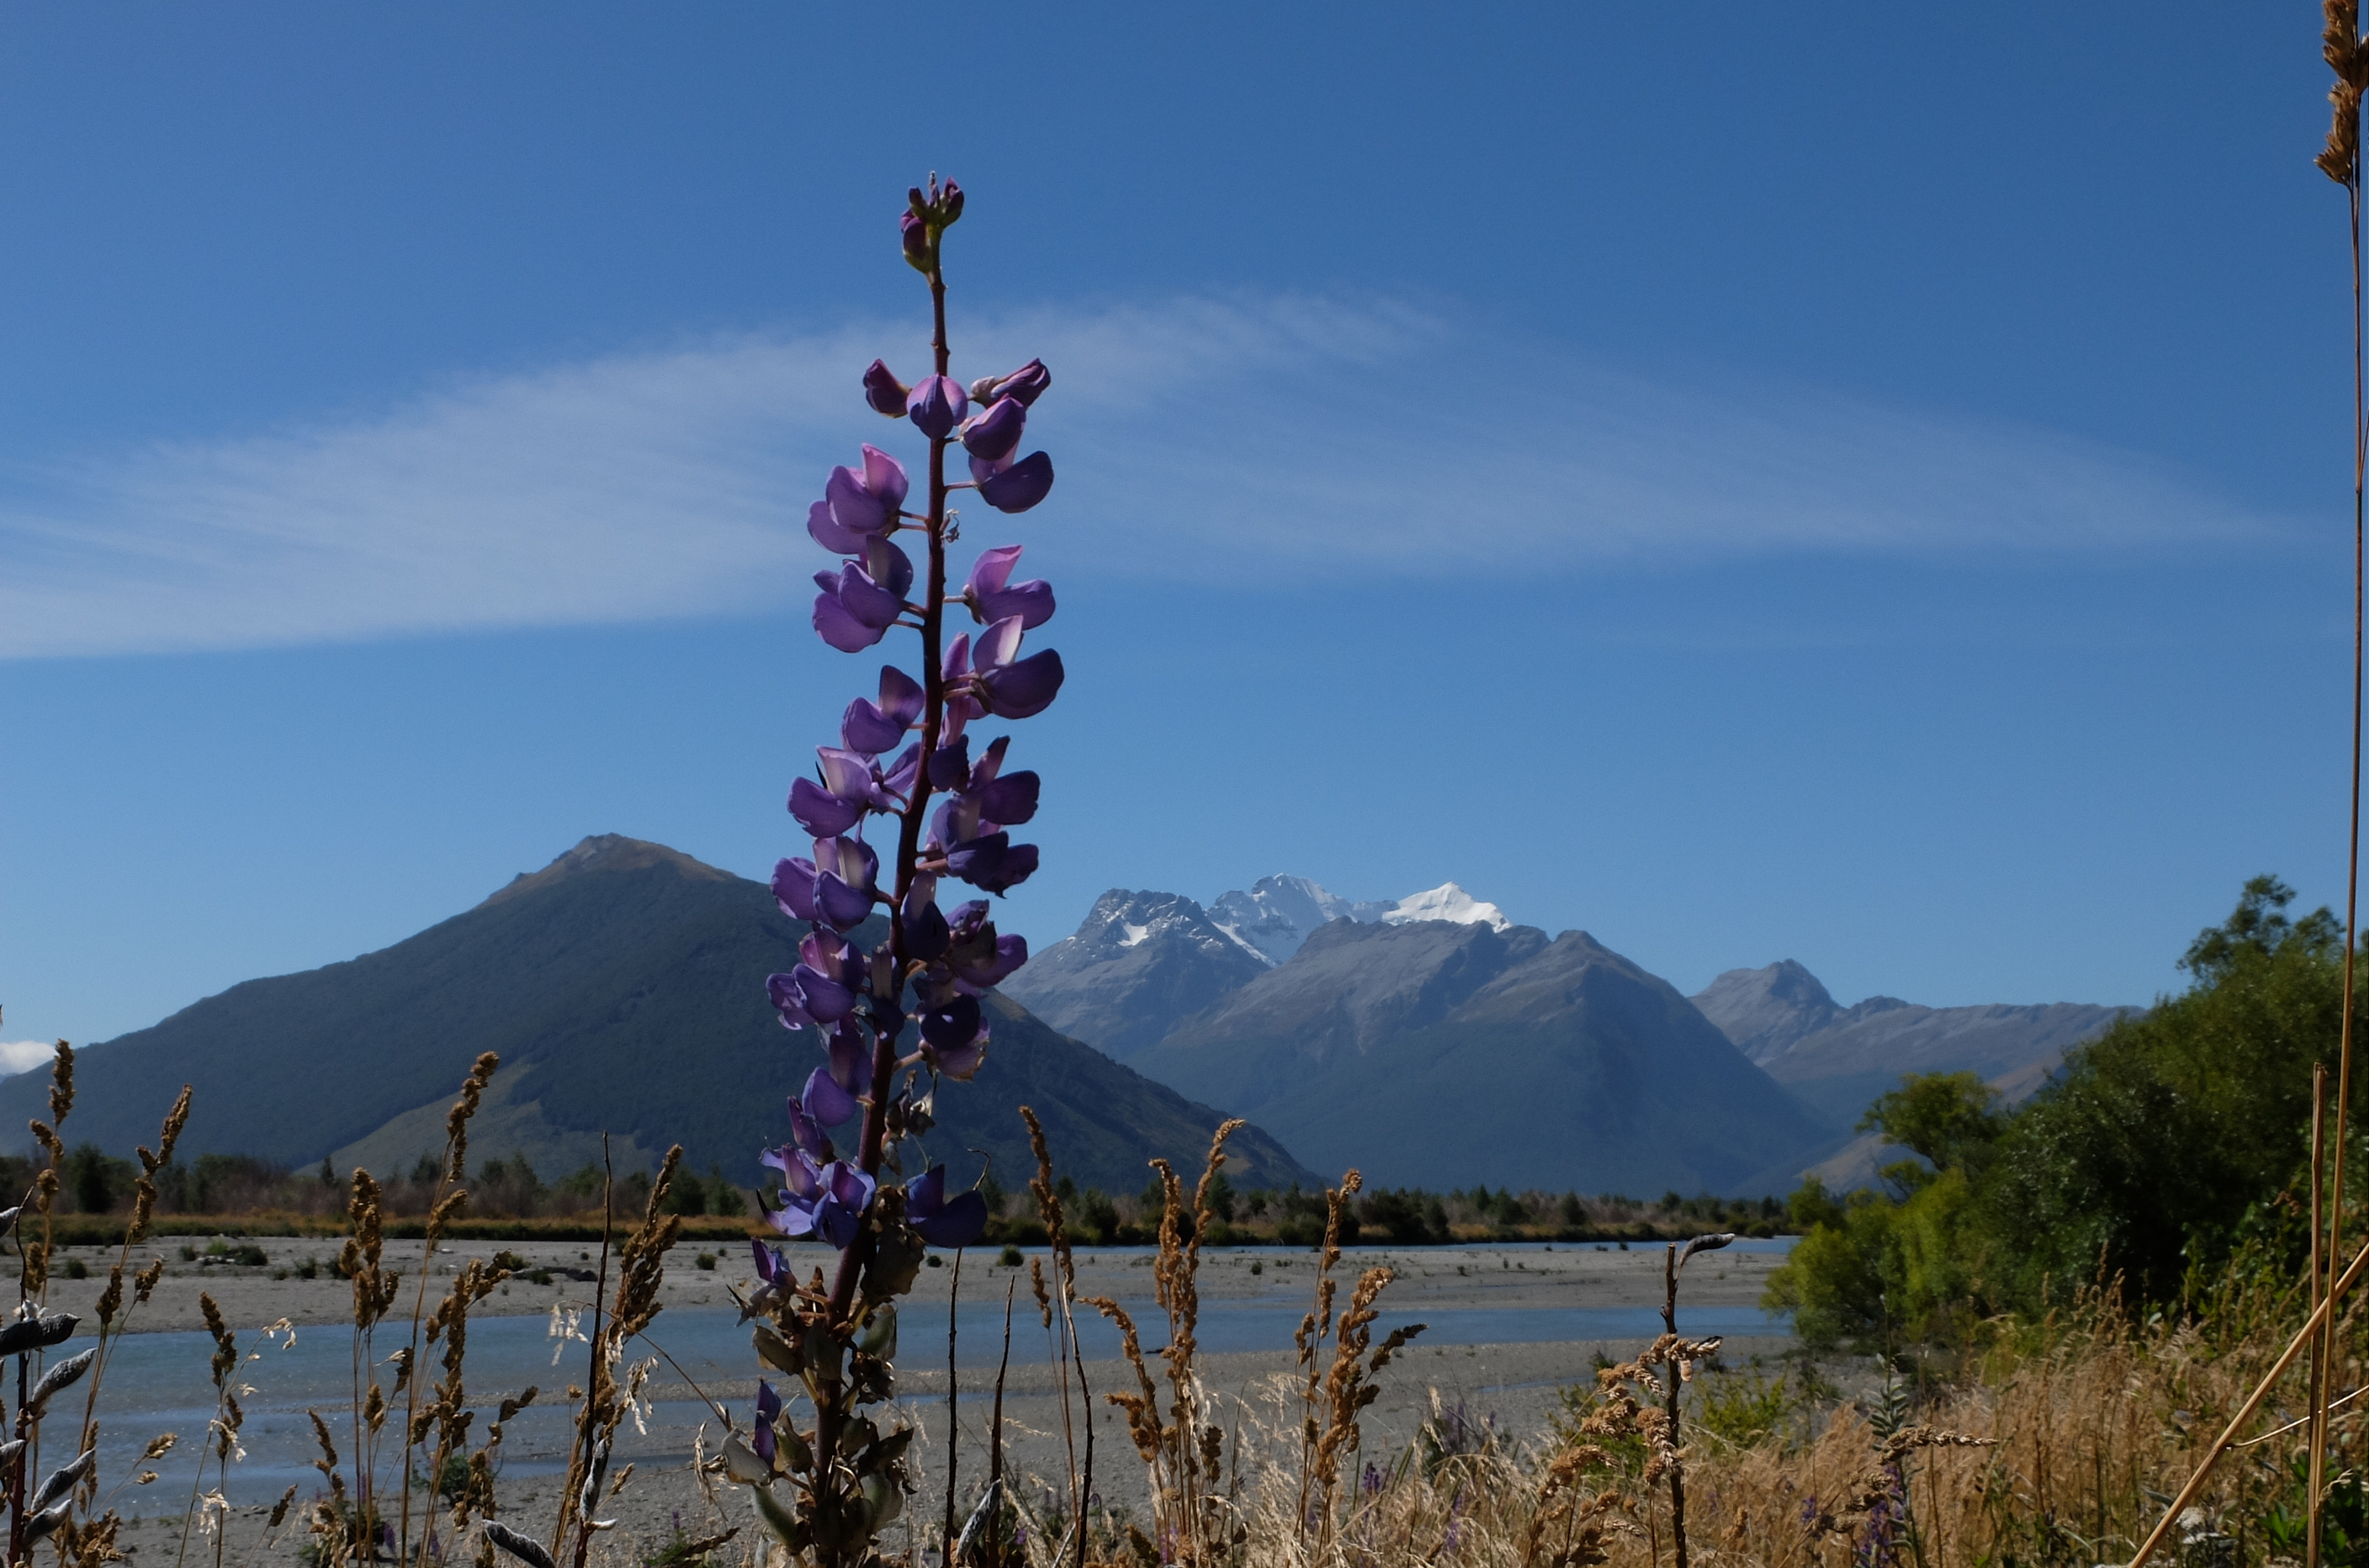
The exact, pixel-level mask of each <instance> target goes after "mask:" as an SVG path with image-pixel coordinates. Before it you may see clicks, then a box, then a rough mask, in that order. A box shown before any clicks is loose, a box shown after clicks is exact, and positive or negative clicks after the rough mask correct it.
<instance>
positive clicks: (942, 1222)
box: [905, 1165, 987, 1247]
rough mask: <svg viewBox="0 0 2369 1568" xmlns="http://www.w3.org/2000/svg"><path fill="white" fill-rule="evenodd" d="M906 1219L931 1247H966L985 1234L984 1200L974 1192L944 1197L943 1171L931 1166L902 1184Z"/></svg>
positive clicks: (940, 1166)
mask: <svg viewBox="0 0 2369 1568" xmlns="http://www.w3.org/2000/svg"><path fill="white" fill-rule="evenodd" d="M905 1218H906V1219H907V1220H909V1221H910V1223H911V1224H912V1227H913V1229H914V1230H919V1231H920V1232H921V1240H923V1241H924V1242H929V1243H930V1245H932V1246H933V1247H967V1246H969V1245H970V1244H971V1243H972V1242H976V1241H978V1239H979V1237H981V1236H982V1235H985V1234H986V1233H987V1200H986V1199H985V1198H983V1197H981V1196H978V1193H976V1192H964V1193H956V1195H955V1196H953V1197H951V1198H949V1197H947V1196H946V1168H945V1167H944V1165H933V1166H931V1167H930V1168H929V1169H928V1170H927V1171H924V1172H923V1173H921V1174H920V1175H918V1176H916V1177H914V1178H913V1179H912V1180H911V1181H910V1182H908V1183H906V1184H905Z"/></svg>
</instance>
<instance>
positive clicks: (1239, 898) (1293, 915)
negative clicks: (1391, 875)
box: [1209, 876, 1514, 965]
mask: <svg viewBox="0 0 2369 1568" xmlns="http://www.w3.org/2000/svg"><path fill="white" fill-rule="evenodd" d="M1209 915H1210V919H1211V920H1212V921H1214V923H1215V924H1216V925H1217V927H1218V929H1219V930H1220V931H1223V932H1224V933H1227V934H1228V935H1230V936H1231V937H1232V938H1233V939H1234V940H1235V941H1237V942H1239V943H1241V944H1242V945H1243V946H1245V947H1247V948H1249V949H1250V950H1251V951H1252V952H1253V953H1256V954H1257V955H1258V956H1260V957H1262V958H1264V959H1265V960H1266V961H1267V963H1269V964H1271V965H1272V964H1280V963H1282V962H1283V961H1284V960H1285V959H1287V958H1288V957H1290V956H1292V955H1293V954H1294V953H1297V952H1299V944H1301V943H1303V942H1305V941H1307V940H1308V938H1309V934H1310V933H1312V932H1314V931H1315V930H1316V929H1317V928H1318V927H1319V926H1322V925H1324V924H1326V923H1327V922H1329V921H1336V920H1346V921H1356V922H1358V923H1359V924H1360V925H1402V924H1404V923H1406V922H1407V921H1452V922H1454V923H1456V924H1459V925H1486V926H1489V927H1490V928H1492V929H1493V930H1496V931H1503V930H1505V928H1506V927H1507V926H1509V925H1511V924H1513V923H1514V922H1513V921H1509V920H1507V919H1506V918H1505V911H1504V910H1500V909H1499V908H1498V907H1497V906H1496V905H1494V904H1484V903H1482V902H1481V900H1479V899H1478V898H1474V897H1473V896H1472V895H1471V894H1470V893H1467V892H1466V891H1465V890H1464V889H1463V888H1461V887H1458V886H1457V885H1456V884H1455V883H1453V882H1443V883H1441V884H1440V885H1439V886H1438V887H1433V888H1430V889H1428V890H1426V891H1425V892H1421V893H1411V894H1409V895H1408V896H1407V897H1405V898H1385V899H1381V900H1379V901H1375V902H1366V903H1351V902H1350V901H1349V900H1348V899H1346V898H1342V897H1341V896H1340V895H1338V894H1336V893H1333V892H1330V891H1328V890H1326V889H1325V888H1324V887H1322V885H1321V884H1319V883H1315V882H1311V881H1310V880H1309V879H1308V878H1307V877H1305V876H1262V877H1260V878H1259V879H1258V880H1257V881H1256V882H1253V883H1252V884H1251V889H1250V891H1249V892H1247V893H1243V892H1239V891H1238V892H1231V893H1220V894H1219V895H1218V898H1217V901H1216V902H1214V903H1212V904H1211V905H1210V906H1209Z"/></svg>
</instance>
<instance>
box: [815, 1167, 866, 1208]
mask: <svg viewBox="0 0 2369 1568" xmlns="http://www.w3.org/2000/svg"><path fill="white" fill-rule="evenodd" d="M823 1180H824V1185H827V1186H828V1187H829V1188H830V1196H831V1201H832V1202H834V1203H843V1204H845V1205H847V1207H850V1208H852V1209H853V1210H855V1211H856V1212H857V1213H858V1214H861V1213H863V1212H864V1210H865V1209H866V1208H868V1207H871V1205H872V1195H873V1193H874V1192H875V1190H877V1188H878V1187H879V1185H880V1184H879V1183H878V1182H875V1181H874V1180H873V1179H872V1178H871V1177H870V1176H867V1175H865V1174H864V1172H863V1171H862V1170H860V1169H859V1168H857V1167H856V1166H853V1165H851V1164H849V1163H848V1162H846V1161H844V1160H839V1161H834V1162H832V1164H831V1168H830V1170H828V1171H825V1172H824V1173H823Z"/></svg>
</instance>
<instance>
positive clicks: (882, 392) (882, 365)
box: [864, 360, 913, 419]
mask: <svg viewBox="0 0 2369 1568" xmlns="http://www.w3.org/2000/svg"><path fill="white" fill-rule="evenodd" d="M912 390H913V389H912V388H911V387H910V386H907V385H906V384H905V383H903V382H901V381H898V379H897V378H896V377H895V376H893V375H891V374H889V373H888V366H887V363H886V362H884V361H879V360H875V361H872V368H871V369H870V370H867V371H865V372H864V402H866V403H868V404H870V405H871V406H872V410H873V412H874V413H875V414H886V415H887V416H888V418H892V419H894V418H897V417H898V415H900V414H902V413H904V412H905V398H906V396H907V395H909V394H910V393H911V392H912Z"/></svg>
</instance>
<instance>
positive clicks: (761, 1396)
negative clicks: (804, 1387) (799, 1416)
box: [757, 1378, 782, 1426]
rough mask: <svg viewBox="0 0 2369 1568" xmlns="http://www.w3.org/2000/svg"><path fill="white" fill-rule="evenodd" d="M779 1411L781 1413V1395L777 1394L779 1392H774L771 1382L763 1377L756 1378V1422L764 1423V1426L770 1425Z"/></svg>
mask: <svg viewBox="0 0 2369 1568" xmlns="http://www.w3.org/2000/svg"><path fill="white" fill-rule="evenodd" d="M781 1413H782V1396H781V1395H779V1394H777V1393H775V1392H774V1391H773V1385H772V1384H771V1383H769V1382H767V1381H765V1379H762V1378H760V1379H757V1420H758V1423H759V1424H760V1425H764V1426H771V1425H772V1424H773V1417H775V1416H777V1415H779V1414H781Z"/></svg>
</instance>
